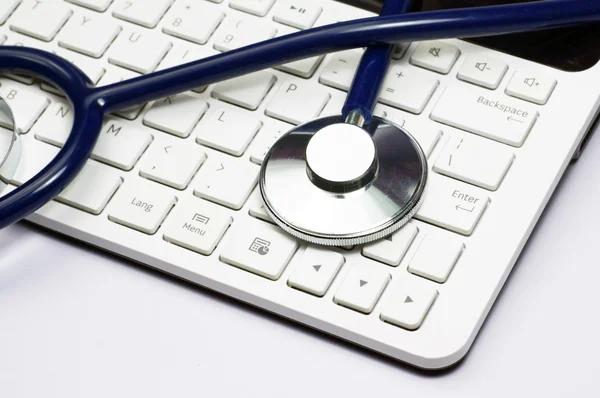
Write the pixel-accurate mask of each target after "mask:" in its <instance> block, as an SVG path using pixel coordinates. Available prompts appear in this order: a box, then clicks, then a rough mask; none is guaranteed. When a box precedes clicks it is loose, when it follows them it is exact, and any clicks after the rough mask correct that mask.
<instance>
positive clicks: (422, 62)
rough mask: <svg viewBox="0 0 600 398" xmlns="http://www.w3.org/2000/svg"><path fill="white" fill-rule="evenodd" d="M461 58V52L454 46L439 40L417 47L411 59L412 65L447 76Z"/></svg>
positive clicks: (425, 42) (426, 42) (420, 44)
mask: <svg viewBox="0 0 600 398" xmlns="http://www.w3.org/2000/svg"><path fill="white" fill-rule="evenodd" d="M459 56H460V50H459V49H458V47H456V46H454V45H452V44H448V43H444V42H442V41H437V40H432V41H424V42H421V43H419V44H418V45H417V48H416V49H415V51H414V52H413V54H412V57H410V63H411V64H413V65H417V66H420V67H422V68H425V69H429V70H432V71H434V72H439V73H443V74H447V73H448V72H450V69H452V67H453V66H454V64H455V63H456V60H457V59H458V57H459Z"/></svg>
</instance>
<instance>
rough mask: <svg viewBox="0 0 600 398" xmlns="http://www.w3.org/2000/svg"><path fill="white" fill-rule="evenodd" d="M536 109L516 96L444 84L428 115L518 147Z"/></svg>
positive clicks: (527, 130) (536, 113) (521, 143)
mask: <svg viewBox="0 0 600 398" xmlns="http://www.w3.org/2000/svg"><path fill="white" fill-rule="evenodd" d="M537 117H538V112H537V111H536V110H535V109H533V108H529V107H526V106H523V103H522V102H520V101H517V100H513V99H511V98H509V97H507V96H504V95H498V94H496V93H493V92H490V91H488V90H485V91H484V90H480V89H477V88H475V87H467V86H464V87H459V86H453V87H448V88H447V89H446V91H444V93H442V96H441V97H440V99H439V101H438V103H437V104H436V106H435V108H434V109H433V112H431V118H432V119H433V120H435V121H436V122H440V123H443V124H447V125H449V126H452V127H456V128H458V129H461V130H465V131H468V132H470V133H474V134H477V135H481V136H483V137H487V138H490V139H492V140H496V141H500V142H503V143H505V144H508V145H512V146H516V147H520V146H521V145H523V142H524V141H525V138H526V137H527V134H529V131H530V130H531V128H532V127H533V125H534V124H535V121H536V119H537Z"/></svg>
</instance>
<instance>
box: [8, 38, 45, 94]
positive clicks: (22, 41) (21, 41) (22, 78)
mask: <svg viewBox="0 0 600 398" xmlns="http://www.w3.org/2000/svg"><path fill="white" fill-rule="evenodd" d="M4 45H5V46H17V47H32V48H37V49H40V50H48V48H47V47H46V45H47V44H46V43H44V42H41V41H39V40H36V39H32V38H30V37H27V36H23V35H18V34H16V33H14V34H10V35H9V36H7V37H6V41H5V42H4ZM3 75H5V76H6V77H8V78H10V79H13V80H16V81H18V82H21V83H23V84H33V82H34V81H35V79H34V78H33V77H31V76H29V75H16V74H12V73H3Z"/></svg>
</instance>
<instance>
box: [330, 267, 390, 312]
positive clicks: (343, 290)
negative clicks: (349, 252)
mask: <svg viewBox="0 0 600 398" xmlns="http://www.w3.org/2000/svg"><path fill="white" fill-rule="evenodd" d="M390 280H391V276H390V274H389V273H388V272H387V271H384V270H383V269H381V268H379V267H376V266H374V265H373V264H368V265H354V266H352V268H350V271H349V272H348V274H347V275H346V277H345V278H344V281H343V282H342V284H341V285H340V287H339V288H338V290H337V291H336V292H335V296H334V297H333V301H334V302H335V303H336V304H339V305H342V306H344V307H348V308H351V309H353V310H356V311H359V312H362V313H364V314H369V313H371V311H373V308H374V307H375V304H377V300H379V297H380V296H381V294H382V293H383V291H384V289H385V287H386V286H387V284H388V282H389V281H390Z"/></svg>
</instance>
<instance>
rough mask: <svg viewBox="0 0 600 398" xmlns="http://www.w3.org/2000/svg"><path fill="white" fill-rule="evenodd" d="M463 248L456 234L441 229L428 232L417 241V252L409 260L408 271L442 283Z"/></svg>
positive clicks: (446, 278)
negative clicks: (443, 231) (442, 231)
mask: <svg viewBox="0 0 600 398" xmlns="http://www.w3.org/2000/svg"><path fill="white" fill-rule="evenodd" d="M464 249H465V245H464V244H463V243H462V240H461V239H459V238H457V237H456V236H451V235H449V234H447V233H441V231H439V232H433V231H432V232H429V233H427V234H426V235H425V237H424V238H423V240H422V241H421V242H420V243H419V248H418V249H417V252H416V253H415V255H414V256H413V258H412V259H411V260H410V263H409V264H408V272H410V273H412V274H415V275H419V276H422V277H423V278H427V279H429V280H432V281H434V282H438V283H444V282H446V281H447V280H448V276H449V275H450V272H451V271H452V269H453V268H454V266H455V264H456V262H457V261H458V258H459V257H460V255H461V254H462V252H463V251H464Z"/></svg>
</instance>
